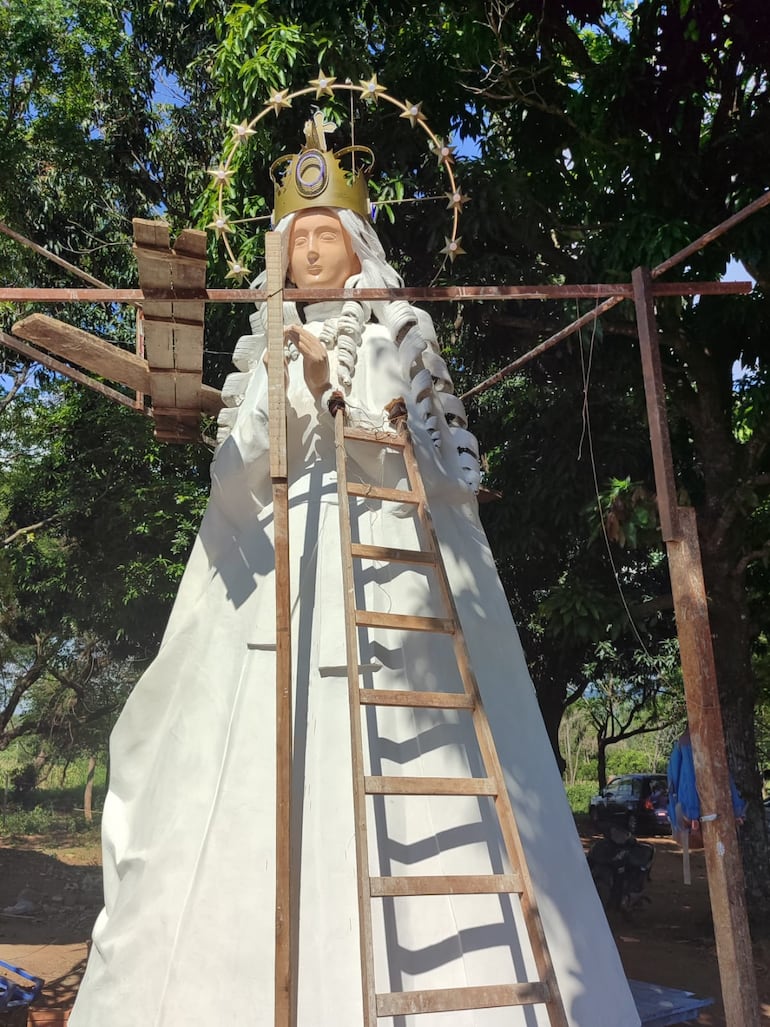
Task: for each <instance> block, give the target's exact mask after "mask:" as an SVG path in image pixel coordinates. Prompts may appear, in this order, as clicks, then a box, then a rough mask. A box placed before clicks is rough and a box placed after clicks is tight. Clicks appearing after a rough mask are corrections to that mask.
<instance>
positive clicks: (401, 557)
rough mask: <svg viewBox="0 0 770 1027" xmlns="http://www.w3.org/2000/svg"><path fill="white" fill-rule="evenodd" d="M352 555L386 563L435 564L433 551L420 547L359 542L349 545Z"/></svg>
mask: <svg viewBox="0 0 770 1027" xmlns="http://www.w3.org/2000/svg"><path fill="white" fill-rule="evenodd" d="M351 552H352V554H353V556H355V557H357V558H358V559H360V560H381V561H385V562H388V563H427V564H435V562H436V558H435V556H434V555H433V553H427V552H425V551H424V550H422V549H390V548H389V547H388V546H367V545H363V544H362V543H360V542H353V543H352V545H351Z"/></svg>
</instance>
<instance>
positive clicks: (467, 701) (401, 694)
mask: <svg viewBox="0 0 770 1027" xmlns="http://www.w3.org/2000/svg"><path fill="white" fill-rule="evenodd" d="M359 702H360V703H361V705H362V706H412V707H422V708H428V709H435V710H472V709H473V707H474V701H473V698H472V697H471V696H469V695H465V693H464V692H407V691H402V690H401V689H398V690H395V689H394V690H393V691H390V690H387V691H386V690H385V689H384V688H362V689H361V692H360V696H359Z"/></svg>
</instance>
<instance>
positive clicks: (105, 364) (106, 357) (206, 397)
mask: <svg viewBox="0 0 770 1027" xmlns="http://www.w3.org/2000/svg"><path fill="white" fill-rule="evenodd" d="M13 330H14V332H15V333H16V335H19V336H21V338H23V339H27V340H28V341H30V342H34V343H36V344H37V345H38V346H43V347H45V349H47V350H50V351H51V352H52V353H56V354H57V355H58V356H60V357H63V358H64V359H65V360H68V361H71V362H72V363H73V364H77V365H78V367H82V368H84V369H85V370H87V371H91V372H92V373H93V374H98V375H99V376H100V377H102V378H109V379H110V381H113V382H119V383H120V384H121V385H125V386H126V387H127V388H129V389H134V390H135V391H136V392H139V393H143V394H148V395H149V394H151V382H152V380H153V378H157V377H158V376H162V375H166V376H170V377H171V378H172V379H174V380H173V381H172V382H171V389H170V390H167V394H168V393H170V395H171V396H172V399H175V397H176V392H177V386H176V379H178V378H179V377H181V376H182V375H185V374H187V375H196V376H197V373H198V372H197V371H180V370H175V369H173V368H159V369H158V368H156V369H155V370H151V369H150V366H149V364H148V363H147V361H146V360H143V359H142V358H141V357H138V356H136V354H135V353H131V352H130V351H129V350H125V349H121V348H120V347H119V346H116V345H115V344H114V343H111V342H106V341H105V340H104V339H100V338H98V336H96V335H91V333H90V332H84V331H83V330H82V329H80V328H75V327H74V326H73V325H70V324H66V323H65V322H64V321H58V320H57V319H56V318H53V317H48V316H47V315H46V314H31V315H30V316H29V317H26V318H24V319H23V320H21V321H17V322H16V324H15V325H14V326H13ZM13 338H14V337H13V336H6V340H11V341H6V342H5V345H7V346H10V347H11V348H12V349H16V350H17V351H18V352H20V353H23V354H24V355H25V356H28V357H30V358H31V359H34V360H38V361H39V362H40V363H43V364H45V366H47V367H50V368H51V369H52V370H55V371H58V372H59V373H61V374H65V375H67V377H69V378H72V379H73V380H74V381H82V376H81V377H76V376H75V374H73V373H71V372H72V368H69V367H67V365H65V364H61V363H59V362H58V361H55V362H54V363H55V364H56V366H53V364H52V363H51V362H50V358H49V360H48V361H46V360H45V359H43V358H44V356H45V355H44V354H41V353H40V352H39V351H37V350H31V349H29V348H28V349H27V351H26V352H25V351H24V349H23V348H22V346H21V345H19V344H14V342H13ZM82 383H83V384H87V385H88V387H89V388H94V389H96V386H97V385H100V383H99V382H96V383H93V379H86V380H84V381H82ZM105 390H106V391H105ZM96 391H98V392H102V393H103V394H104V395H110V396H111V397H112V398H115V397H116V396H118V395H120V393H116V392H114V390H112V389H108V387H107V386H102V387H101V388H98V389H96ZM156 392H157V393H158V394H159V395H162V394H163V389H162V387H161V386H160V385H159V386H158V388H157V389H156ZM124 398H126V397H124ZM130 405H131V406H133V407H135V408H138V409H142V404H139V405H138V407H137V404H136V403H135V402H133V401H132V402H131V403H130ZM164 407H165V409H166V413H167V414H168V412H169V411H170V410H173V409H179V408H178V407H177V406H176V404H175V402H171V403H169V404H163V403H154V404H153V407H152V410H153V411H154V412H155V411H157V410H159V409H163V408H164ZM221 409H222V394H221V392H220V391H219V389H214V388H212V386H210V385H201V386H200V406H199V408H198V409H197V410H195V409H193V408H184V410H185V413H188V414H199V413H201V412H202V413H204V414H208V415H216V414H217V413H218V412H219V411H220V410H221Z"/></svg>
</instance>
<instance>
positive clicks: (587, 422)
mask: <svg viewBox="0 0 770 1027" xmlns="http://www.w3.org/2000/svg"><path fill="white" fill-rule="evenodd" d="M575 309H576V311H577V314H578V317H579V316H580V304H579V302H576V303H575ZM596 326H597V321H596V320H594V322H593V325H592V328H591V341H590V343H589V353H588V365H586V359H585V354H584V353H583V333H582V330H578V342H579V348H580V370H581V373H582V377H583V431H582V434H581V436H580V444H579V450H578V459H580V457H581V452H582V447H583V439H584V438H585V440H586V441H587V442H588V455H589V459H590V461H591V475H592V477H593V482H594V494H595V495H596V506H597V509H598V511H599V523H600V524H601V526H602V536H603V537H604V545H605V547H606V549H607V556H608V558H609V561H610V567H611V568H612V574H613V577H614V578H615V586H616V588H617V590H618V595H619V596H620V601H621V603H622V604H623V609H624V610H625V612H626V616H627V617H628V623H629V624H630V625H631V629H632V631H633V633H634V635H635V636H636V640H637V642H638V643H639V645H640V647H641V649H642V652H643V653H644V654H645V656H646V657H647V658H648V659H649V660H652V658H653V657H652V653H651V652H650V651H649V649H648V648H647V646H646V645H645V643H644V639H643V638H642V636H641V635H640V634H639V629H638V628H637V626H636V623H635V621H634V618H633V617H632V615H631V610H630V608H629V605H628V603H627V602H626V597H625V594H624V592H623V586H622V584H621V582H620V575H619V574H618V568H617V565H616V563H615V558H614V557H613V555H612V546H611V545H610V538H609V535H608V534H607V526H606V524H605V523H604V513H603V511H602V501H601V496H600V494H599V476H598V474H597V471H596V457H595V455H594V442H593V435H592V432H591V410H590V406H589V399H588V394H589V388H590V372H591V365H592V363H593V352H594V342H595V340H596Z"/></svg>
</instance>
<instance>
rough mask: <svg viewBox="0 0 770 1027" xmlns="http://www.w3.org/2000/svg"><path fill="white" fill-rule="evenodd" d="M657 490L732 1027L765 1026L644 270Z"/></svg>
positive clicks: (643, 328) (697, 566) (709, 650)
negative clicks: (761, 1012)
mask: <svg viewBox="0 0 770 1027" xmlns="http://www.w3.org/2000/svg"><path fill="white" fill-rule="evenodd" d="M632 281H633V286H634V303H635V305H636V320H637V326H638V329H639V347H640V350H641V356H642V369H643V372H644V391H645V396H646V399H647V417H648V420H649V427H650V442H651V445H652V456H653V464H654V468H655V486H656V490H657V494H658V507H659V510H660V522H661V529H662V532H663V538H664V540H665V542H666V549H667V552H668V564H669V573H670V575H671V591H672V593H673V598H674V612H675V614H676V625H677V634H678V636H679V649H680V655H681V661H682V677H683V679H684V692H685V700H686V702H687V719H688V722H689V725H690V737H691V740H692V752H693V760H694V762H695V778H696V783H697V787H698V795H699V797H700V803H701V812H702V814H704V816H705V819H704V821H703V824H702V830H703V844H704V849H705V856H706V872H707V875H708V885H709V897H710V900H711V911H712V916H713V920H714V937H715V939H716V947H717V959H718V961H719V975H720V979H721V982H722V1001H723V1003H724V1008H725V1017H726V1021H727V1025H728V1027H760V1020H759V999H758V996H757V984H756V976H755V973H754V959H753V954H752V950H751V936H750V934H749V925H748V917H747V915H746V895H745V887H744V878H743V863H742V862H741V853H740V847H739V845H738V835H737V831H736V825H735V816H734V814H733V806H732V799H731V794H730V775H729V770H728V765H727V751H726V748H725V739H724V731H723V728H722V712H721V708H720V703H719V692H718V689H717V677H716V666H715V663H714V650H713V646H712V641H711V629H710V626H709V616H708V605H707V600H706V588H705V585H704V581H703V567H702V562H701V553H700V545H699V543H698V529H697V524H696V518H695V511H694V510H693V509H692V508H691V507H681V506H678V505H677V499H676V491H675V483H674V471H673V461H672V457H671V440H670V438H669V432H668V421H667V419H666V401H665V393H664V388H663V373H662V369H661V363H660V347H659V341H658V329H657V324H656V321H655V309H654V305H653V298H652V289H651V286H652V279H651V276H650V272H649V270H648V269H647V268H637V269H636V270H635V271H634V273H633V275H632Z"/></svg>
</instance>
